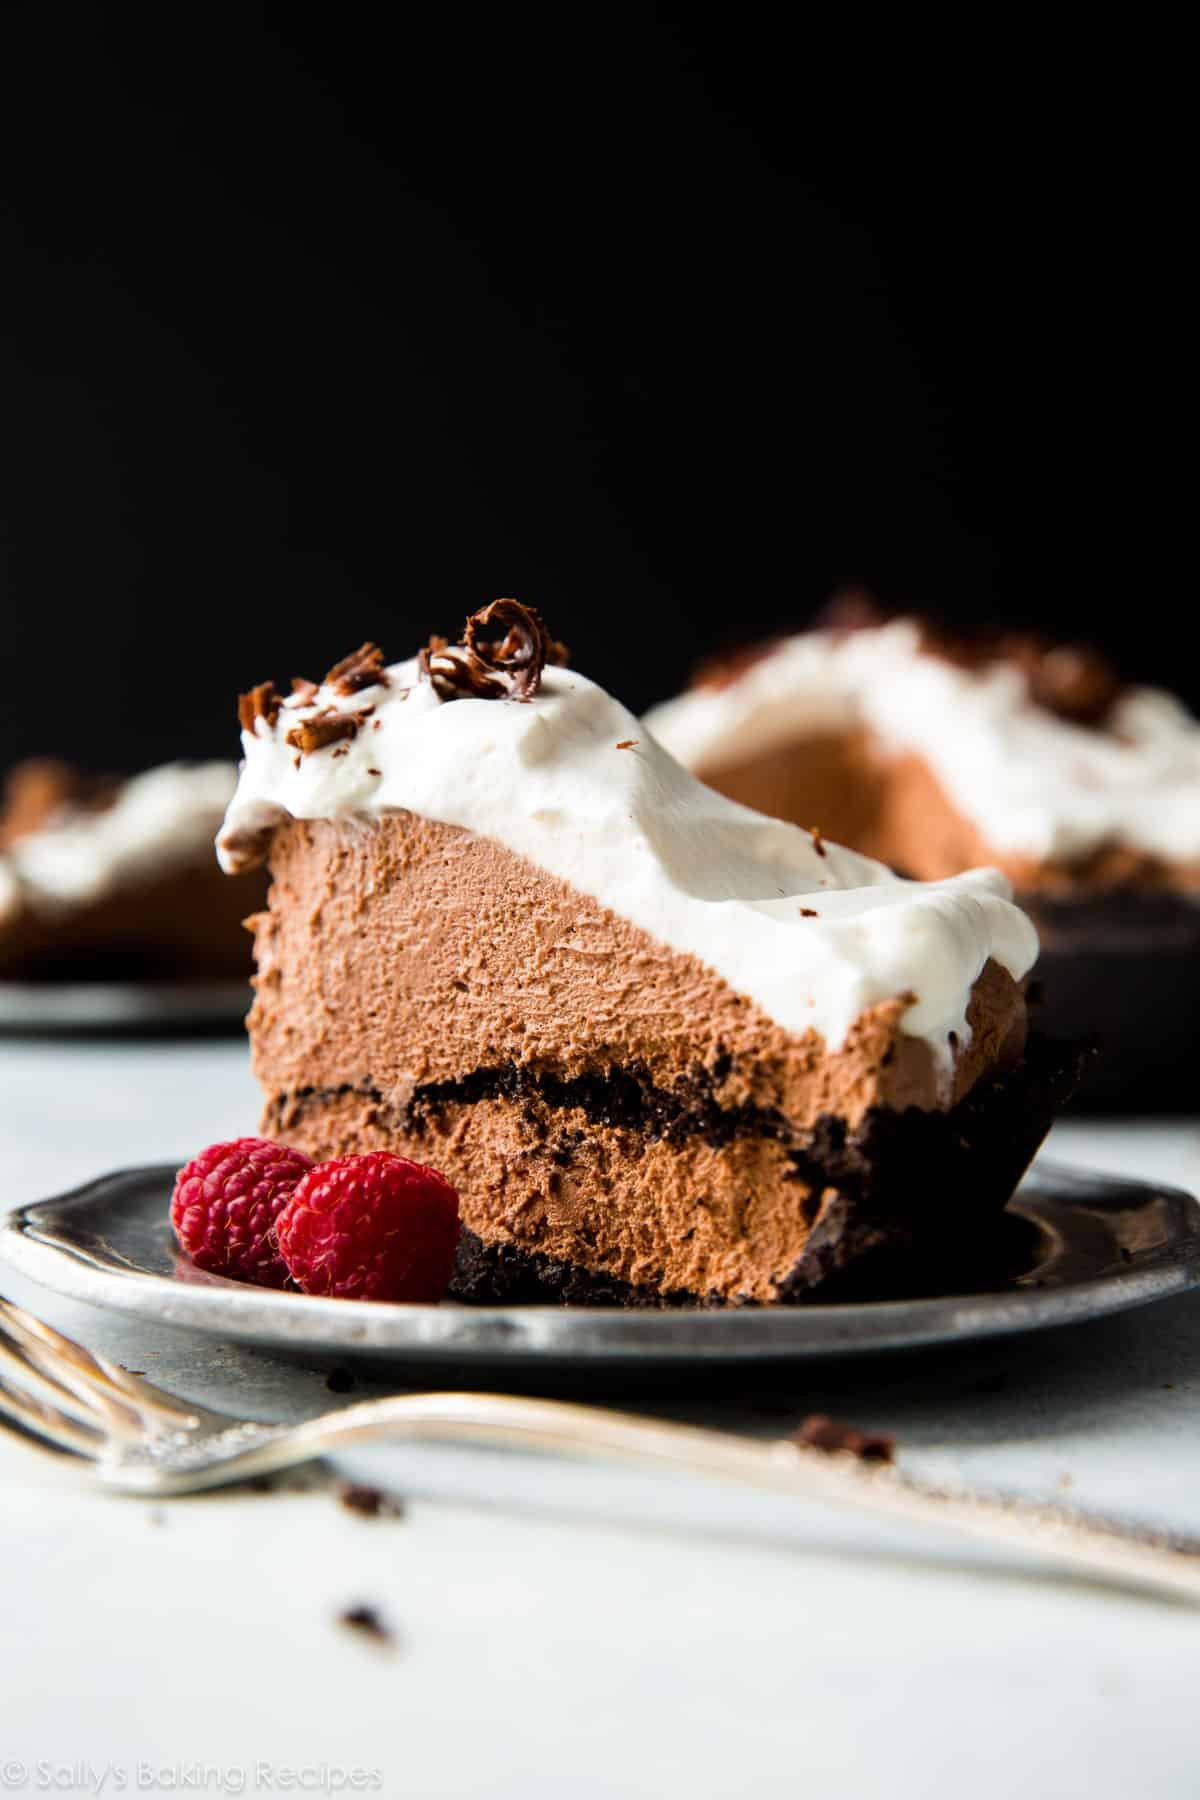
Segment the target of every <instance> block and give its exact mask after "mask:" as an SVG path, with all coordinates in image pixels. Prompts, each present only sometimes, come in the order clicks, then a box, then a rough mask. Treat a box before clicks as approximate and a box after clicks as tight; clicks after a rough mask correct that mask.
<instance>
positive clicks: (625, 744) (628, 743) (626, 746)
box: [617, 738, 641, 750]
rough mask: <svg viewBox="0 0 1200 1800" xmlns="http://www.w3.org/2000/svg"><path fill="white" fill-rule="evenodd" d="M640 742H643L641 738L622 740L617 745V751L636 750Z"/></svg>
mask: <svg viewBox="0 0 1200 1800" xmlns="http://www.w3.org/2000/svg"><path fill="white" fill-rule="evenodd" d="M640 742H641V739H640V738H622V739H621V742H620V743H619V744H618V745H617V749H618V750H636V749H637V747H638V745H639V743H640Z"/></svg>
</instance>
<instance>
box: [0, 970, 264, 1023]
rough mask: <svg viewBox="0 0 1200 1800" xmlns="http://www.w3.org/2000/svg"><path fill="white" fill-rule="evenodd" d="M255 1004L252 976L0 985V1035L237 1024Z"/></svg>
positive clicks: (12, 983) (20, 982)
mask: <svg viewBox="0 0 1200 1800" xmlns="http://www.w3.org/2000/svg"><path fill="white" fill-rule="evenodd" d="M253 998H254V990H253V988H252V987H251V985H250V976H249V974H247V975H246V978H245V980H242V978H241V977H240V976H220V977H218V978H216V979H215V980H199V981H44V982H42V981H15V980H9V979H4V980H0V1034H5V1035H11V1036H30V1035H36V1036H47V1037H49V1036H57V1035H60V1034H63V1033H69V1032H94V1031H112V1030H128V1029H130V1028H132V1027H137V1026H161V1025H174V1024H190V1023H201V1024H209V1023H228V1024H230V1025H232V1024H235V1023H236V1022H237V1021H238V1020H239V1019H241V1018H243V1017H244V1015H245V1013H246V1012H247V1011H248V1010H249V1007H250V1003H251V1001H252V1000H253Z"/></svg>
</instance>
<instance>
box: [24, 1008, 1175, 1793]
mask: <svg viewBox="0 0 1200 1800" xmlns="http://www.w3.org/2000/svg"><path fill="white" fill-rule="evenodd" d="M256 1112H257V1102H256V1097H255V1093H254V1090H253V1087H252V1084H251V1081H250V1078H249V1075H248V1072H247V1069H246V1063H245V1053H244V1050H243V1049H242V1047H241V1046H240V1044H237V1043H236V1042H193V1043H180V1044H173V1043H163V1044H152V1045H147V1044H140V1045H139V1044H130V1043H95V1044H79V1043H74V1044H72V1043H68V1042H62V1043H50V1042H33V1041H24V1042H20V1041H15V1040H9V1041H7V1042H0V1174H2V1175H3V1190H2V1191H3V1195H4V1205H5V1206H15V1205H18V1204H20V1203H22V1202H24V1201H28V1200H32V1199H36V1198H40V1197H45V1196H47V1195H49V1194H52V1193H54V1192H56V1191H61V1190H63V1189H65V1188H67V1187H70V1186H71V1185H73V1184H75V1183H77V1182H80V1181H82V1180H85V1179H86V1178H88V1177H89V1176H91V1175H93V1174H96V1173H99V1172H101V1171H102V1170H105V1169H109V1168H115V1167H119V1166H121V1165H128V1164H131V1163H138V1162H151V1161H157V1160H160V1159H161V1160H180V1159H182V1158H183V1157H184V1156H185V1155H188V1154H190V1153H192V1152H193V1151H194V1150H196V1149H198V1148H199V1147H200V1146H201V1145H202V1144H204V1143H207V1142H211V1141H213V1140H214V1139H218V1138H220V1137H223V1136H226V1135H233V1134H235V1133H238V1132H241V1131H244V1130H252V1129H253V1128H254V1125H255V1119H256ZM1053 1152H1054V1154H1055V1155H1057V1156H1058V1157H1059V1158H1060V1159H1064V1158H1068V1159H1070V1160H1072V1161H1075V1162H1080V1163H1088V1164H1091V1165H1092V1166H1095V1167H1098V1168H1104V1169H1107V1170H1111V1171H1115V1172H1121V1173H1129V1174H1136V1175H1141V1176H1145V1177H1148V1178H1151V1179H1158V1180H1162V1181H1169V1182H1173V1183H1175V1184H1177V1185H1181V1186H1185V1187H1187V1186H1192V1187H1193V1188H1196V1187H1200V1130H1198V1129H1197V1128H1195V1127H1193V1126H1189V1125H1186V1124H1185V1125H1179V1124H1171V1125H1156V1124H1154V1123H1153V1122H1138V1123H1131V1124H1128V1125H1111V1124H1105V1125H1088V1124H1081V1123H1075V1124H1071V1125H1069V1126H1065V1127H1061V1128H1059V1130H1058V1131H1057V1132H1056V1134H1055V1137H1054V1140H1053ZM2 1273H3V1287H4V1289H5V1291H7V1292H9V1293H10V1294H11V1295H12V1296H13V1297H15V1298H18V1299H20V1300H22V1301H24V1302H25V1303H26V1304H28V1305H30V1306H32V1307H33V1308H34V1309H35V1310H37V1311H39V1312H40V1313H41V1314H42V1315H43V1316H45V1317H48V1318H49V1319H51V1320H52V1321H53V1322H55V1323H56V1324H58V1325H59V1326H61V1327H62V1328H63V1329H65V1330H67V1331H68V1332H70V1333H71V1334H72V1335H74V1336H76V1337H79V1338H81V1339H83V1340H84V1341H86V1342H87V1343H89V1344H91V1345H92V1346H93V1347H95V1348H98V1349H101V1350H103V1351H105V1352H106V1353H107V1354H108V1355H110V1356H114V1357H116V1358H117V1359H118V1360H120V1361H122V1362H124V1363H125V1364H126V1365H128V1366H131V1367H134V1368H137V1369H141V1370H145V1371H146V1372H147V1373H148V1374H149V1376H150V1378H151V1379H152V1380H155V1381H158V1382H160V1383H161V1384H162V1385H163V1386H166V1387H169V1388H172V1389H175V1390H177V1391H180V1392H182V1393H186V1394H189V1395H192V1396H194V1397H196V1398H198V1399H204V1400H207V1401H209V1402H210V1403H212V1404H216V1405H218V1406H225V1407H227V1408H228V1409H229V1410H234V1411H236V1410H241V1411H244V1412H245V1413H248V1414H249V1413H257V1414H259V1415H261V1416H264V1417H278V1418H285V1417H300V1416H303V1415H305V1414H309V1413H312V1412H316V1411H319V1410H321V1409H322V1408H324V1407H325V1406H327V1405H330V1404H333V1403H335V1397H334V1396H333V1395H331V1394H330V1393H329V1391H328V1390H327V1388H326V1386H325V1371H324V1370H323V1369H318V1368H315V1367H308V1366H304V1365H300V1364H296V1363H291V1364H285V1363H283V1362H276V1361H274V1360H272V1359H270V1358H268V1357H265V1356H261V1355H258V1354H256V1353H253V1352H249V1351H243V1350H239V1349H235V1348H229V1349H224V1348H222V1347H220V1346H214V1345H213V1344H211V1343H209V1342H206V1341H204V1340H201V1339H198V1338H191V1337H189V1336H187V1335H185V1334H180V1333H176V1332H172V1331H170V1330H168V1329H166V1328H160V1329H158V1330H151V1329H147V1328H146V1327H145V1326H141V1325H134V1324H131V1323H127V1322H124V1321H122V1320H121V1319H119V1318H116V1317H110V1316H107V1315H105V1314H102V1313H100V1312H97V1311H93V1310H91V1309H89V1308H86V1307H83V1306H79V1305H76V1304H73V1303H70V1302H67V1301H63V1300H59V1299H57V1298H56V1297H54V1296H53V1295H50V1294H48V1293H46V1292H44V1291H41V1290H38V1289H35V1288H34V1287H33V1286H32V1285H31V1284H30V1283H28V1282H24V1281H22V1280H21V1279H19V1278H18V1277H17V1276H16V1275H15V1274H13V1273H11V1272H10V1271H7V1270H5V1271H3V1272H2ZM1198 1352H1200V1300H1196V1299H1194V1298H1192V1297H1184V1298H1182V1299H1178V1300H1173V1301H1168V1302H1165V1303H1163V1304H1161V1305H1159V1306H1156V1307H1151V1308H1147V1309H1145V1310H1143V1311H1141V1312H1136V1313H1129V1314H1125V1315H1122V1316H1120V1317H1117V1318H1114V1319H1109V1320H1106V1321H1100V1322H1097V1323H1094V1324H1090V1325H1086V1326H1080V1327H1075V1328H1072V1329H1069V1330H1064V1331H1059V1332H1055V1333H1049V1334H1046V1335H1043V1336H1041V1337H1031V1338H1027V1339H1022V1340H1019V1341H1009V1342H998V1343H991V1344H987V1345H982V1346H979V1347H976V1348H970V1347H967V1348H964V1349H962V1350H959V1351H955V1352H953V1353H950V1352H936V1353H932V1354H921V1355H910V1356H893V1357H890V1358H889V1357H883V1358H880V1359H876V1360H872V1361H870V1362H866V1363H859V1364H854V1365H848V1366H847V1365H843V1366H841V1367H824V1366H823V1367H821V1368H819V1369H817V1368H810V1369H807V1370H804V1371H801V1372H800V1373H799V1374H798V1375H795V1376H793V1377H790V1378H788V1380H787V1381H786V1382H785V1383H784V1384H783V1385H782V1386H781V1385H780V1383H779V1382H778V1381H775V1382H773V1383H772V1384H771V1385H770V1386H769V1387H766V1388H763V1387H762V1386H761V1385H759V1386H753V1387H751V1384H747V1386H748V1387H751V1391H750V1392H748V1393H747V1394H746V1396H745V1398H744V1400H743V1399H741V1398H740V1397H738V1396H733V1397H730V1396H725V1397H719V1398H717V1399H714V1398H713V1396H711V1395H709V1394H705V1393H702V1392H697V1393H694V1394H692V1395H684V1396H683V1397H682V1398H680V1397H676V1398H675V1399H673V1400H669V1401H665V1400H664V1399H663V1398H662V1397H661V1396H660V1397H658V1398H657V1399H654V1398H647V1396H645V1395H642V1396H638V1397H636V1401H635V1403H636V1404H639V1405H643V1406H649V1405H654V1404H657V1405H660V1406H662V1407H663V1408H664V1410H673V1411H675V1412H677V1413H678V1412H685V1413H686V1414H687V1416H690V1417H696V1418H702V1419H710V1420H712V1421H714V1422H719V1423H722V1424H726V1425H728V1426H730V1427H734V1428H738V1427H740V1428H744V1429H747V1430H753V1431H758V1432H763V1431H778V1430H782V1429H786V1428H787V1426H788V1421H789V1420H791V1419H794V1418H796V1417H799V1416H800V1415H802V1414H803V1413H804V1412H806V1411H810V1410H814V1409H818V1408H819V1409H822V1410H826V1411H830V1412H833V1413H836V1414H838V1415H840V1416H843V1417H847V1418H850V1419H852V1420H853V1421H854V1422H856V1423H859V1424H862V1425H864V1426H878V1427H881V1428H886V1429H888V1430H891V1431H894V1432H895V1433H896V1434H897V1436H898V1438H899V1440H900V1446H901V1454H902V1460H903V1461H904V1462H905V1463H906V1464H907V1465H908V1466H910V1467H912V1468H914V1469H919V1470H921V1471H923V1472H927V1473H937V1474H940V1475H953V1476H960V1477H963V1478H966V1479H970V1480H974V1481H977V1482H980V1483H984V1484H987V1485H991V1486H1003V1487H1008V1488H1012V1489H1016V1490H1020V1491H1022V1492H1026V1493H1031V1494H1034V1493H1036V1494H1044V1495H1064V1494H1067V1493H1069V1495H1070V1497H1071V1499H1072V1500H1074V1501H1078V1502H1080V1503H1082V1504H1089V1505H1093V1506H1095V1507H1098V1508H1101V1509H1107V1510H1116V1511H1125V1512H1130V1513H1137V1514H1141V1515H1144V1516H1147V1517H1150V1518H1154V1519H1160V1520H1162V1521H1165V1522H1167V1523H1170V1524H1172V1525H1174V1526H1176V1527H1179V1528H1186V1529H1190V1530H1192V1531H1195V1532H1200V1360H1198ZM371 1391H377V1390H375V1389H374V1388H372V1387H369V1386H365V1385H362V1384H360V1386H359V1388H358V1389H357V1391H356V1394H355V1398H358V1397H361V1395H363V1394H364V1393H367V1392H371ZM378 1391H382V1390H378ZM625 1398H626V1400H627V1401H628V1396H625ZM353 1468H354V1472H355V1473H357V1474H359V1475H361V1476H362V1477H363V1478H370V1479H375V1480H378V1481H380V1482H382V1483H384V1484H386V1485H387V1486H389V1487H391V1488H394V1489H395V1490H397V1491H399V1492H401V1493H403V1494H404V1495H405V1496H407V1498H408V1506H407V1511H406V1515H405V1517H404V1518H403V1519H402V1520H399V1521H383V1520H380V1521H368V1520H364V1519H361V1518H359V1517H356V1516H353V1515H351V1514H349V1513H347V1512H346V1511H345V1510H344V1509H343V1508H341V1507H339V1506H338V1505H337V1504H336V1502H335V1499H334V1498H333V1496H332V1493H331V1491H330V1488H329V1486H328V1485H327V1484H326V1483H324V1482H323V1481H322V1480H321V1479H320V1478H317V1477H310V1478H309V1479H308V1480H307V1481H305V1482H297V1484H296V1485H295V1486H294V1487H292V1488H289V1489H287V1490H285V1491H276V1492H272V1493H267V1494H244V1493H230V1494H222V1495H216V1496H211V1497H207V1498H204V1499H195V1500H185V1501H176V1502H173V1503H171V1504H169V1505H167V1506H162V1507H151V1506H149V1505H146V1504H144V1503H142V1502H139V1501H130V1500H122V1499H117V1498H111V1497H106V1496H104V1495H102V1494H99V1493H96V1492H93V1491H90V1490H89V1489H88V1487H87V1486H86V1484H85V1482H84V1481H83V1480H82V1479H81V1478H80V1476H79V1474H78V1473H77V1471H76V1470H75V1469H74V1468H73V1467H71V1466H70V1465H66V1466H64V1465H61V1464H59V1463H58V1462H55V1461H51V1460H50V1459H47V1458H42V1457H40V1456H38V1455H36V1454H35V1453H34V1452H32V1451H30V1450H28V1449H26V1448H25V1447H24V1446H22V1445H20V1444H19V1443H17V1442H15V1441H12V1440H10V1439H9V1438H8V1437H7V1435H2V1436H0V1519H2V1521H3V1539H2V1542H3V1550H4V1555H3V1569H4V1576H3V1604H2V1605H0V1800H2V1796H3V1795H4V1794H5V1793H6V1792H10V1793H17V1794H25V1793H31V1794H32V1793H42V1792H44V1793H81V1794H82V1793H88V1794H90V1793H99V1792H105V1793H119V1792H122V1791H124V1792H129V1793H133V1792H141V1793H168V1792H174V1793H179V1792H183V1793H188V1792H203V1793H208V1794H211V1793H247V1794H251V1793H268V1792H322V1793H323V1792H327V1791H331V1792H337V1791H342V1792H355V1791H364V1792H376V1793H382V1794H386V1795H388V1796H391V1795H397V1796H401V1795H402V1796H416V1797H420V1800H424V1797H426V1796H430V1797H433V1796H450V1795H487V1796H493V1795H495V1796H510V1795H511V1796H513V1797H514V1800H516V1797H518V1796H519V1797H520V1800H537V1797H540V1796H547V1797H550V1796H554V1797H555V1800H557V1797H558V1796H565V1795H583V1796H601V1795H604V1796H608V1795H622V1796H627V1795H628V1796H639V1797H640V1796H646V1800H663V1796H673V1795H677V1794H678V1795H704V1796H707V1795H714V1796H715V1795H722V1796H723V1795H735V1794H737V1795H740V1794H754V1795H759V1794H761V1795H764V1796H766V1795H774V1794H780V1795H783V1794H786V1795H797V1794H799V1795H813V1796H816V1795H821V1796H825V1795H843V1794H844V1795H847V1796H853V1797H854V1800H873V1797H874V1796H881V1797H887V1800H896V1797H901V1800H906V1797H907V1796H925V1795H939V1796H940V1795H954V1796H957V1795H970V1796H972V1797H973V1800H987V1797H990V1796H996V1797H997V1800H999V1797H1000V1796H1003V1800H1012V1796H1013V1795H1014V1793H1018V1794H1019V1793H1021V1792H1026V1793H1030V1794H1032V1795H1035V1796H1042V1795H1054V1796H1056V1797H1067V1796H1075V1795H1078V1796H1080V1797H1081V1800H1082V1797H1083V1796H1086V1797H1087V1800H1105V1797H1107V1796H1110V1795H1111V1796H1114V1797H1116V1796H1120V1797H1121V1800H1125V1797H1126V1796H1131V1795H1133V1794H1138V1795H1154V1796H1158V1795H1171V1796H1175V1795H1180V1796H1182V1795H1194V1794H1196V1793H1197V1792H1200V1749H1198V1747H1197V1734H1196V1729H1195V1724H1194V1718H1195V1708H1196V1693H1197V1686H1198V1682H1200V1613H1198V1612H1193V1611H1189V1610H1187V1609H1185V1608H1183V1607H1179V1606H1174V1605H1170V1604H1166V1603H1162V1602H1154V1601H1149V1600H1142V1599H1138V1598H1135V1597H1132V1596H1125V1595H1120V1594H1110V1593H1105V1592H1101V1591H1099V1590H1096V1589H1092V1588H1090V1587H1087V1586H1084V1585H1081V1584H1073V1583H1068V1582H1062V1581H1055V1580H1052V1579H1047V1578H1045V1577H1044V1575H1042V1574H1041V1573H1039V1572H1037V1571H1033V1570H1028V1569H1022V1568H1019V1567H1014V1566H1011V1565H1009V1566H1003V1565H999V1564H996V1563H994V1562H988V1561H987V1560H985V1559H983V1558H982V1557H980V1556H979V1555H978V1554H977V1553H976V1552H974V1551H971V1550H966V1549H962V1548H957V1547H954V1546H952V1545H950V1544H949V1543H941V1542H932V1543H930V1544H928V1545H925V1544H922V1543H912V1542H905V1541H903V1540H899V1541H897V1540H892V1539H888V1538H887V1537H885V1536H884V1535H882V1534H881V1533H880V1532H879V1530H878V1529H877V1528H875V1527H872V1526H862V1525H859V1524H858V1522H857V1521H854V1520H847V1519H830V1518H823V1517H820V1516H815V1515H812V1514H808V1513H805V1512H803V1511H802V1510H798V1509H794V1508H792V1507H790V1506H785V1505H783V1504H782V1503H781V1502H777V1501H775V1500H773V1499H762V1500H760V1499H757V1498H754V1497H747V1496H743V1495H740V1494H736V1493H733V1492H730V1491H726V1490H713V1489H708V1488H703V1487H700V1486H699V1485H698V1484H692V1483H690V1482H687V1481H684V1480H682V1479H676V1478H671V1479H658V1480H655V1481H653V1482H651V1481H650V1480H649V1479H648V1478H645V1477H637V1478H635V1477H633V1476H631V1475H627V1474H622V1473H620V1472H618V1471H609V1470H606V1469H596V1468H591V1469H587V1470H579V1469H573V1468H569V1467H567V1466H565V1465H560V1464H554V1463H546V1462H536V1463H535V1462H534V1461H533V1460H532V1459H525V1458H512V1457H509V1458H503V1457H498V1456H495V1455H490V1454H488V1453H485V1452H473V1453H466V1452H454V1451H451V1450H446V1449H434V1448H429V1449H414V1448H409V1449H405V1450H400V1449H399V1448H392V1449H385V1450H381V1451H379V1452H371V1453H362V1454H361V1455H359V1456H357V1457H356V1459H355V1463H354V1465H353ZM358 1601H366V1602H369V1603H371V1604H372V1605H374V1606H375V1607H376V1608H377V1609H378V1610H379V1612H380V1613H381V1614H382V1615H384V1616H385V1617H386V1618H387V1619H388V1621H389V1622H390V1623H391V1624H392V1625H393V1626H394V1627H395V1628H396V1631H397V1633H398V1640H397V1644H396V1648H395V1649H394V1650H393V1651H392V1652H390V1653H389V1652H384V1651H379V1650H376V1649H375V1648H374V1647H372V1646H371V1645H370V1644H368V1643H365V1642H363V1641H361V1640H359V1639H358V1638H357V1637H355V1636H354V1635H352V1634H351V1633H349V1632H347V1631H346V1630H345V1629H344V1628H341V1627H339V1626H338V1625H337V1624H336V1623H335V1620H336V1616H337V1614H338V1613H339V1612H340V1611H341V1610H342V1609H343V1608H344V1607H346V1606H347V1605H351V1604H353V1603H355V1602H358ZM355 1771H358V1772H359V1776H358V1782H359V1783H361V1784H363V1785H356V1784H355V1781H354V1772H355ZM289 1772H290V1783H289Z"/></svg>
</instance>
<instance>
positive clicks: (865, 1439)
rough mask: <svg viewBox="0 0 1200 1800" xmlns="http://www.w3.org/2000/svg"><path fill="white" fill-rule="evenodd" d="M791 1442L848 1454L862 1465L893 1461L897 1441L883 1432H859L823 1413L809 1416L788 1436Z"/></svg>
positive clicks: (811, 1448)
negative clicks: (862, 1463) (863, 1463)
mask: <svg viewBox="0 0 1200 1800" xmlns="http://www.w3.org/2000/svg"><path fill="white" fill-rule="evenodd" d="M790 1442H791V1443H793V1444H801V1445H803V1446H804V1447H805V1448H806V1449H809V1450H828V1451H830V1452H833V1451H838V1450H841V1451H848V1452H849V1454H850V1455H851V1456H857V1457H858V1458H859V1460H860V1461H861V1462H879V1463H890V1462H894V1461H895V1454H896V1440H895V1438H894V1437H889V1436H888V1435H887V1433H886V1432H882V1431H859V1429H858V1427H857V1426H856V1425H843V1424H842V1423H841V1422H840V1421H839V1420H837V1419H831V1418H829V1417H828V1416H827V1414H825V1413H809V1415H808V1417H807V1418H806V1419H802V1420H801V1422H800V1424H799V1425H798V1426H797V1428H796V1430H795V1431H793V1432H792V1433H791V1437H790Z"/></svg>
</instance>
